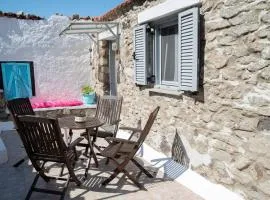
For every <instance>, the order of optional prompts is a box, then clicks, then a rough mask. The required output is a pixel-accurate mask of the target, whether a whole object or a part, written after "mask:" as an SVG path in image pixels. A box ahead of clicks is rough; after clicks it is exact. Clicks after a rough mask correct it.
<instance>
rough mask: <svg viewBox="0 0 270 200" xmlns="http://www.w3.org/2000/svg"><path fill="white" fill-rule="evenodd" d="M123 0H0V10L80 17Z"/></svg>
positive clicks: (107, 9) (92, 14)
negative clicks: (76, 15) (77, 15)
mask: <svg viewBox="0 0 270 200" xmlns="http://www.w3.org/2000/svg"><path fill="white" fill-rule="evenodd" d="M123 1H124V0H0V10H1V11H4V12H14V13H17V12H19V11H23V12H24V13H29V14H34V15H37V16H40V17H45V18H49V17H50V16H51V15H52V14H55V13H59V14H63V15H66V16H72V15H73V14H79V15H80V16H82V17H86V16H100V15H102V14H104V13H106V12H107V11H109V10H110V9H112V8H114V7H115V6H117V5H119V4H120V3H122V2H123Z"/></svg>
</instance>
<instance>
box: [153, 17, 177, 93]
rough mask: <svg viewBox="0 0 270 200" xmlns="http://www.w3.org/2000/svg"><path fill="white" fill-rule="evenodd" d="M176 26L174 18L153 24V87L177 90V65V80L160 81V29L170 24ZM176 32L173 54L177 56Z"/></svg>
mask: <svg viewBox="0 0 270 200" xmlns="http://www.w3.org/2000/svg"><path fill="white" fill-rule="evenodd" d="M176 25H177V26H178V21H177V20H176V19H173V20H171V19H170V20H162V21H161V22H159V23H157V24H156V25H155V26H154V29H155V37H154V40H155V41H154V48H155V49H154V58H153V59H154V62H153V63H154V65H155V66H154V69H155V70H154V72H155V77H156V82H155V88H161V89H169V90H179V84H180V80H179V78H180V77H179V67H178V64H177V63H176V65H177V81H162V79H161V71H162V70H161V66H162V63H161V29H163V28H167V27H171V26H176ZM178 34H179V33H178V32H177V35H176V36H175V39H176V44H177V45H176V48H175V52H176V54H175V56H176V57H177V56H178Z"/></svg>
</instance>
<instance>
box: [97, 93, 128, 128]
mask: <svg viewBox="0 0 270 200" xmlns="http://www.w3.org/2000/svg"><path fill="white" fill-rule="evenodd" d="M122 102H123V97H117V96H98V97H97V109H96V115H95V116H96V117H97V118H98V119H100V120H102V121H104V122H105V123H106V124H109V125H115V123H116V122H117V123H118V122H119V120H120V114H121V109H122Z"/></svg>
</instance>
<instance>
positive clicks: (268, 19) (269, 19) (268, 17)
mask: <svg viewBox="0 0 270 200" xmlns="http://www.w3.org/2000/svg"><path fill="white" fill-rule="evenodd" d="M261 20H262V22H265V23H269V24H270V12H267V13H265V14H264V15H263V16H262V18H261Z"/></svg>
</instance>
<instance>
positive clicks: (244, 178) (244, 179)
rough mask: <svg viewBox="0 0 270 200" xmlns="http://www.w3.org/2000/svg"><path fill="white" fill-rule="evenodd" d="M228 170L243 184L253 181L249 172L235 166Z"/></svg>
mask: <svg viewBox="0 0 270 200" xmlns="http://www.w3.org/2000/svg"><path fill="white" fill-rule="evenodd" d="M228 170H229V172H230V173H231V174H232V175H233V179H234V180H236V181H237V182H239V183H241V184H244V185H246V184H249V183H252V182H253V178H252V176H251V175H250V174H249V173H248V172H245V171H240V170H238V169H236V168H233V167H231V168H230V169H228Z"/></svg>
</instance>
